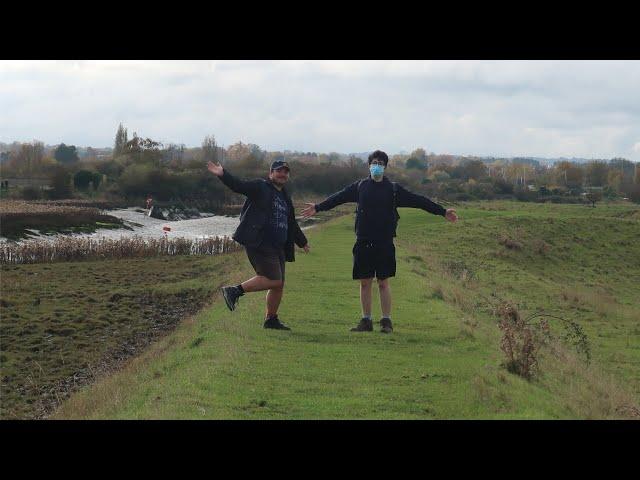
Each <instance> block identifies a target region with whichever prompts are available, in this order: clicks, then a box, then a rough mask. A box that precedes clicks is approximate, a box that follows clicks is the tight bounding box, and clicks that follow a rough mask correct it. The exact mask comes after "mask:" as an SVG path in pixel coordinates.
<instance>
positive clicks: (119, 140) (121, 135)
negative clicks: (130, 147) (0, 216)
mask: <svg viewBox="0 0 640 480" xmlns="http://www.w3.org/2000/svg"><path fill="white" fill-rule="evenodd" d="M128 141H129V139H128V137H127V129H126V128H124V127H123V126H122V123H121V124H120V125H119V126H118V131H117V132H116V139H115V142H114V146H113V156H114V157H117V156H118V155H121V154H123V153H124V146H125V145H126V144H127V142H128Z"/></svg>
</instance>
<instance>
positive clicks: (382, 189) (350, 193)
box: [315, 177, 447, 242]
mask: <svg viewBox="0 0 640 480" xmlns="http://www.w3.org/2000/svg"><path fill="white" fill-rule="evenodd" d="M396 186H397V188H396V201H395V206H396V207H413V208H421V209H422V210H426V211H427V212H429V213H433V214H434V215H442V216H444V215H445V213H446V212H447V210H446V209H445V208H444V207H442V206H441V205H438V204H437V203H434V202H432V201H431V200H429V199H428V198H427V197H423V196H422V195H416V194H415V193H411V192H409V191H408V190H406V189H405V188H404V187H402V186H401V185H399V184H396ZM347 202H357V203H358V206H357V209H356V225H355V230H356V236H357V239H358V240H369V241H390V242H391V241H393V237H395V236H396V227H397V224H398V218H400V217H399V216H397V215H396V213H397V212H396V210H395V208H394V199H393V184H392V183H391V182H390V181H389V179H387V177H383V178H382V181H381V182H376V181H375V180H373V179H372V178H371V177H368V178H365V179H362V180H358V181H357V182H354V183H352V184H351V185H349V186H348V187H346V188H345V189H343V190H341V191H339V192H337V193H334V194H333V195H331V196H330V197H328V198H327V199H326V200H325V201H324V202H321V203H319V204H317V205H316V206H315V207H316V211H317V212H322V211H325V210H331V209H332V208H334V207H337V206H338V205H341V204H343V203H347Z"/></svg>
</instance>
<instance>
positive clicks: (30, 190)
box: [21, 187, 42, 200]
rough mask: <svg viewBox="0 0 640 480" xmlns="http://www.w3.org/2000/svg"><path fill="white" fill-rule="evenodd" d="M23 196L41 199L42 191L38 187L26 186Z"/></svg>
mask: <svg viewBox="0 0 640 480" xmlns="http://www.w3.org/2000/svg"><path fill="white" fill-rule="evenodd" d="M21 197H22V198H23V199H24V200H40V198H42V192H41V191H40V189H39V188H36V187H24V188H23V189H22V192H21Z"/></svg>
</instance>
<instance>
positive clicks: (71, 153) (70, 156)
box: [53, 143, 78, 165]
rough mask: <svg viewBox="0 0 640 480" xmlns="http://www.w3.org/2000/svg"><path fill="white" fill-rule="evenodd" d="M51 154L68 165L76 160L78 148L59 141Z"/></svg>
mask: <svg viewBox="0 0 640 480" xmlns="http://www.w3.org/2000/svg"><path fill="white" fill-rule="evenodd" d="M53 156H54V158H55V159H56V160H57V161H58V162H59V163H62V164H66V165H69V164H71V163H76V162H77V161H78V150H77V149H76V147H75V145H68V146H67V145H65V144H64V143H61V144H60V145H58V147H57V148H56V150H55V152H54V154H53Z"/></svg>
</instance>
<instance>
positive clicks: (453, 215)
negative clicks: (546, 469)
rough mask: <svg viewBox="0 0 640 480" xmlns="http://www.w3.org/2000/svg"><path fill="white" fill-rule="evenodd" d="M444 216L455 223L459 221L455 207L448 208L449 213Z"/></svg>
mask: <svg viewBox="0 0 640 480" xmlns="http://www.w3.org/2000/svg"><path fill="white" fill-rule="evenodd" d="M444 218H446V219H447V220H449V221H450V222H453V223H455V222H457V221H458V215H456V211H455V209H454V208H447V213H445V215H444Z"/></svg>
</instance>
